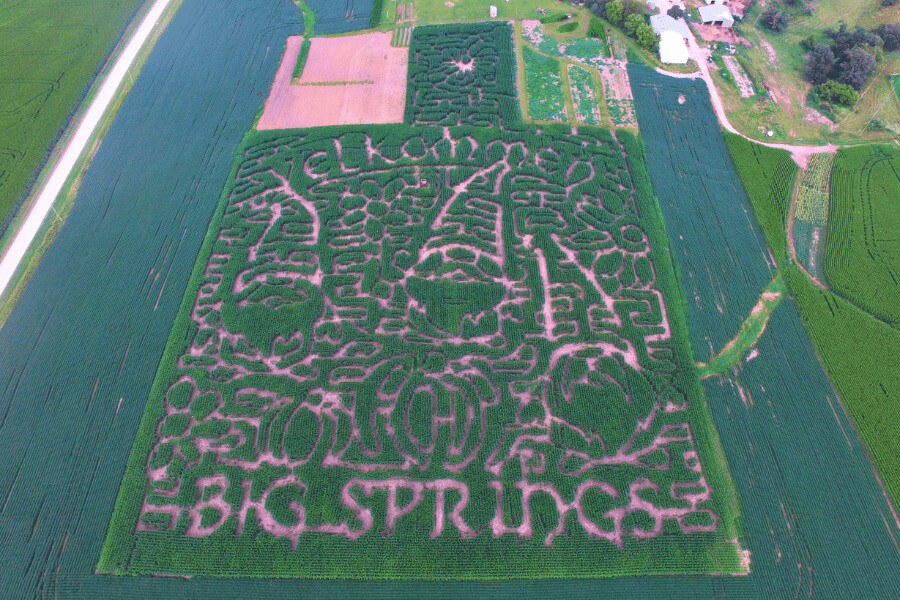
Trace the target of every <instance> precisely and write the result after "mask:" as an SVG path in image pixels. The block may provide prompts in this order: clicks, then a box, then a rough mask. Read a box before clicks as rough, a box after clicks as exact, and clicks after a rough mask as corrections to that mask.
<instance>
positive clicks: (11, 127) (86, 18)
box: [0, 0, 141, 233]
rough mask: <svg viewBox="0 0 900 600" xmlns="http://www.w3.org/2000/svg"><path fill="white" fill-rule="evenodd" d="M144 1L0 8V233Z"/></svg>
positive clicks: (44, 1)
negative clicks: (124, 29)
mask: <svg viewBox="0 0 900 600" xmlns="http://www.w3.org/2000/svg"><path fill="white" fill-rule="evenodd" d="M140 4H141V0H80V1H79V2H70V1H63V0H29V1H25V0H20V1H18V2H4V3H2V5H0V233H2V231H3V229H5V226H3V224H4V223H5V222H6V220H7V217H9V215H10V213H11V212H12V211H13V209H14V208H15V206H16V204H17V201H18V200H19V198H20V196H21V195H22V193H23V192H24V191H25V188H26V186H27V185H28V182H29V181H30V180H31V177H32V175H33V173H34V171H35V169H36V168H37V167H38V166H39V164H40V163H41V159H42V158H43V157H44V154H45V152H46V151H47V148H48V146H49V145H50V144H51V143H52V142H53V140H54V138H55V137H56V134H57V132H58V131H59V129H60V127H62V126H63V125H64V124H65V122H66V119H67V117H68V116H69V113H70V112H71V110H72V108H73V107H74V106H75V104H76V102H78V99H79V98H80V97H81V94H82V92H83V90H84V89H85V86H86V85H87V84H88V82H89V81H90V80H91V77H92V75H93V74H94V71H95V70H96V69H97V67H98V65H99V64H100V62H101V61H102V60H103V59H104V57H105V56H106V54H107V52H108V50H109V48H110V47H111V45H112V44H113V43H115V42H116V39H117V37H118V35H119V33H120V32H121V31H122V28H123V27H124V25H125V24H126V23H127V21H128V19H129V17H131V15H132V14H133V13H134V11H135V9H136V8H137V7H138V6H139V5H140Z"/></svg>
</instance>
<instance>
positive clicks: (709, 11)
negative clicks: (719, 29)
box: [697, 4, 734, 27]
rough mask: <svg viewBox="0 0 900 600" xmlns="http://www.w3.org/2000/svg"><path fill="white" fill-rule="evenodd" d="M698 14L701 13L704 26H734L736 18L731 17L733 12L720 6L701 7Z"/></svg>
mask: <svg viewBox="0 0 900 600" xmlns="http://www.w3.org/2000/svg"><path fill="white" fill-rule="evenodd" d="M697 12H699V13H700V22H701V23H703V24H704V25H722V26H723V27H732V26H734V17H733V16H732V15H731V11H730V10H728V9H727V8H725V7H724V6H722V5H720V4H710V5H709V6H701V7H700V8H698V9H697Z"/></svg>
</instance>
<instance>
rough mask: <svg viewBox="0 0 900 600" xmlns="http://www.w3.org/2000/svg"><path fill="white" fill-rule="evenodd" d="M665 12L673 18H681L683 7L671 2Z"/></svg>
mask: <svg viewBox="0 0 900 600" xmlns="http://www.w3.org/2000/svg"><path fill="white" fill-rule="evenodd" d="M666 14H667V15H669V16H670V17H672V18H673V19H683V18H684V9H682V8H681V7H680V6H678V5H677V4H673V5H672V6H670V7H669V10H667V11H666Z"/></svg>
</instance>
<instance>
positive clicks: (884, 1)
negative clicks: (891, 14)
mask: <svg viewBox="0 0 900 600" xmlns="http://www.w3.org/2000/svg"><path fill="white" fill-rule="evenodd" d="M881 5H882V6H897V0H881Z"/></svg>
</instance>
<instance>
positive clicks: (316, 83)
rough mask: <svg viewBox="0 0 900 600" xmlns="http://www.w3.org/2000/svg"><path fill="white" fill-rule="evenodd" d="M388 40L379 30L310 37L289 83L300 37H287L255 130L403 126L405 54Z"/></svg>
mask: <svg viewBox="0 0 900 600" xmlns="http://www.w3.org/2000/svg"><path fill="white" fill-rule="evenodd" d="M390 42H391V34H390V33H381V32H378V33H367V34H364V35H355V36H350V37H339V38H315V39H313V40H312V44H311V45H310V49H309V55H308V57H307V59H306V64H305V65H304V68H303V74H302V75H301V76H300V78H299V79H298V80H297V81H296V83H292V78H293V73H294V67H295V66H296V64H297V57H298V55H299V53H300V47H301V45H302V43H303V38H302V37H300V36H294V37H290V38H288V41H287V48H286V49H285V52H284V57H283V58H282V61H281V66H280V67H279V68H278V73H276V75H275V81H274V82H273V83H272V89H271V91H270V93H269V97H268V98H267V99H266V104H265V109H264V110H263V115H262V117H261V118H260V120H259V125H258V126H257V127H258V129H260V130H264V129H289V128H294V127H318V126H323V125H349V124H361V123H400V122H402V121H403V109H404V103H405V100H406V70H407V62H408V56H407V55H408V50H407V49H406V48H393V47H391V45H390Z"/></svg>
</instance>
